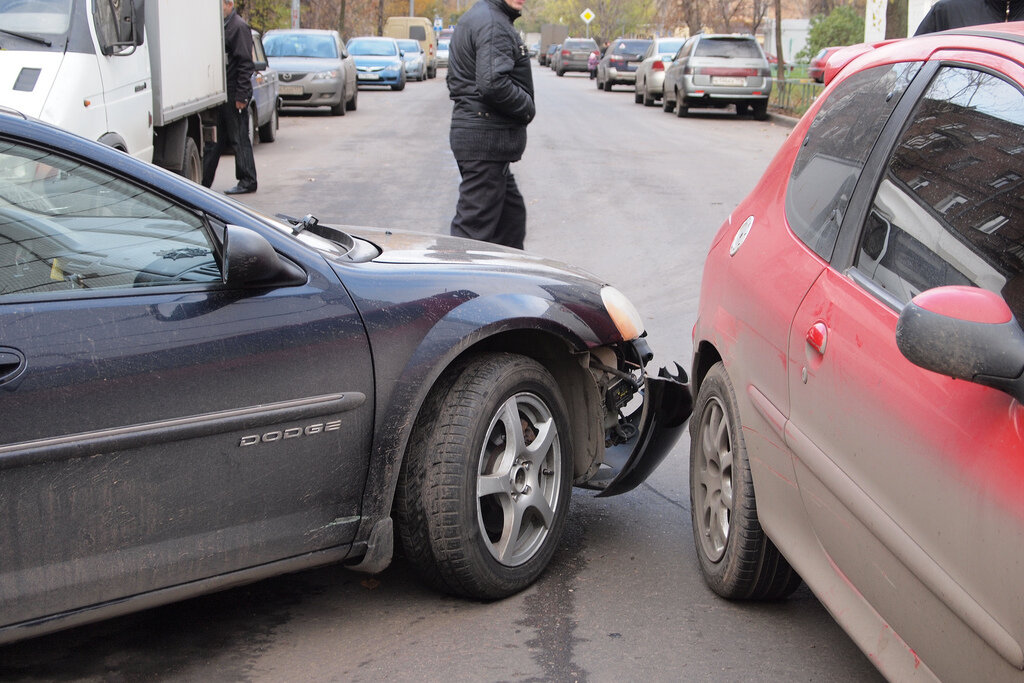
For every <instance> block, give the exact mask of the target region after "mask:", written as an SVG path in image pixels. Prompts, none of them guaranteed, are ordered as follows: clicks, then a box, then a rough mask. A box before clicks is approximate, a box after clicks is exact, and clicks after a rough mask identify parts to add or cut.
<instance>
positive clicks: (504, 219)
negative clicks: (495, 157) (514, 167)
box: [451, 161, 526, 249]
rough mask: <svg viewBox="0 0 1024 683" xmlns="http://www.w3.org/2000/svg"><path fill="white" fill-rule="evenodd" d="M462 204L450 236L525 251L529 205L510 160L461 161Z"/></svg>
mask: <svg viewBox="0 0 1024 683" xmlns="http://www.w3.org/2000/svg"><path fill="white" fill-rule="evenodd" d="M458 164H459V173H461V174H462V182H461V183H460V184H459V203H458V204H457V205H456V207H455V218H453V219H452V227H451V233H452V235H455V236H456V237H470V238H472V239H475V240H483V241H484V242H491V243H493V244H503V245H505V246H508V247H515V248H516V249H522V248H523V240H524V239H526V203H525V202H523V195H521V194H520V193H519V188H518V187H516V179H515V178H513V177H512V171H511V169H510V168H509V162H507V161H459V162H458Z"/></svg>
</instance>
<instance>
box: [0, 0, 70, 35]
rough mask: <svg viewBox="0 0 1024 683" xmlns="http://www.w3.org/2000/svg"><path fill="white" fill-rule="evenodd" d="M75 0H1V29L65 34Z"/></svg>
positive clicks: (17, 31)
mask: <svg viewBox="0 0 1024 683" xmlns="http://www.w3.org/2000/svg"><path fill="white" fill-rule="evenodd" d="M72 1H73V0H0V30H3V31H9V32H14V33H28V34H33V33H35V34H40V33H42V34H46V35H64V34H65V33H67V31H68V26H69V25H70V24H71V3H72Z"/></svg>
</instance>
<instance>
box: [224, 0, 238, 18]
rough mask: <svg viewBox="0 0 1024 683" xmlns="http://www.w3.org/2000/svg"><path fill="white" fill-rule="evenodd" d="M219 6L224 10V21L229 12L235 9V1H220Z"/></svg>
mask: <svg viewBox="0 0 1024 683" xmlns="http://www.w3.org/2000/svg"><path fill="white" fill-rule="evenodd" d="M221 5H222V7H223V9H224V18H225V19H226V18H227V16H228V15H229V14H231V10H233V9H235V0H222V2H221Z"/></svg>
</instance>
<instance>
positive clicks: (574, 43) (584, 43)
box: [562, 40, 597, 50]
mask: <svg viewBox="0 0 1024 683" xmlns="http://www.w3.org/2000/svg"><path fill="white" fill-rule="evenodd" d="M562 49H564V50H596V49H597V43H596V42H594V41H593V40H567V41H565V42H564V43H562Z"/></svg>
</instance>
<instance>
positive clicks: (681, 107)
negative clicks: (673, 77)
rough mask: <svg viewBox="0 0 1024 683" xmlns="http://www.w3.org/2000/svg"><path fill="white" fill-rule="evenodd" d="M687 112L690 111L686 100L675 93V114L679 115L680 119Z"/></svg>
mask: <svg viewBox="0 0 1024 683" xmlns="http://www.w3.org/2000/svg"><path fill="white" fill-rule="evenodd" d="M689 113H690V108H689V106H687V105H686V100H685V99H683V98H682V97H680V96H679V95H678V94H677V95H676V116H677V117H679V118H680V119H682V118H684V117H685V116H686V115H687V114H689Z"/></svg>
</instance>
